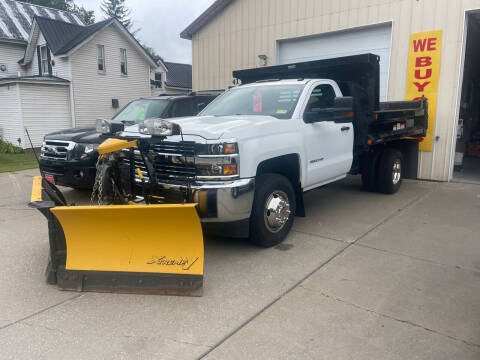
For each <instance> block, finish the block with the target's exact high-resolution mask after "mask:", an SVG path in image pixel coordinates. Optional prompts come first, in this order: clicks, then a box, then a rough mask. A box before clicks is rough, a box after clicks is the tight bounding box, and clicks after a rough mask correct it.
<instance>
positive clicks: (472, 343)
mask: <svg viewBox="0 0 480 360" xmlns="http://www.w3.org/2000/svg"><path fill="white" fill-rule="evenodd" d="M298 287H301V288H302V289H305V290H308V291H311V292H314V293H317V294H320V295H321V296H323V297H325V298H327V299H331V300H335V301H338V302H341V303H343V304H347V305H349V306H352V307H354V308H356V309H359V310H363V311H366V312H369V313H372V314H375V315H377V316H380V317H384V318H386V319H390V320H394V321H397V322H400V323H403V324H407V325H410V326H414V327H417V328H420V329H423V330H426V331H429V332H431V333H434V334H437V335H440V336H444V337H447V338H449V339H451V340H455V341H459V342H462V343H464V344H465V345H469V346H473V347H476V348H480V344H476V343H474V342H471V341H468V340H464V339H460V338H456V337H454V336H451V335H448V334H444V333H442V332H439V331H437V330H434V329H430V328H428V327H425V326H423V325H420V324H417V323H414V322H412V321H410V320H405V319H400V318H396V317H393V316H390V315H387V314H383V313H379V312H377V311H375V310H373V309H369V308H366V307H363V306H361V305H357V304H355V303H352V302H350V301H347V300H344V299H341V298H338V297H335V296H332V295H329V294H327V293H324V292H323V291H320V290H315V289H312V288H308V287H305V286H304V285H299V286H298Z"/></svg>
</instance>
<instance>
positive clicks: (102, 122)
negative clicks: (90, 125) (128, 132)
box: [96, 119, 125, 135]
mask: <svg viewBox="0 0 480 360" xmlns="http://www.w3.org/2000/svg"><path fill="white" fill-rule="evenodd" d="M124 127H125V126H124V125H123V123H121V122H117V121H111V120H107V119H97V122H96V130H97V132H99V133H102V134H104V135H110V134H115V133H117V132H120V131H123V129H124Z"/></svg>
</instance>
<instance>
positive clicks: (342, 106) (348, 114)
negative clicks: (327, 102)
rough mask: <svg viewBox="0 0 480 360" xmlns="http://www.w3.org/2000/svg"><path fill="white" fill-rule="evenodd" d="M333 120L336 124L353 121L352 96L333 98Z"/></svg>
mask: <svg viewBox="0 0 480 360" xmlns="http://www.w3.org/2000/svg"><path fill="white" fill-rule="evenodd" d="M333 113H334V116H333V119H332V120H333V121H334V122H335V123H336V124H345V123H351V122H353V116H354V113H353V97H351V96H344V97H336V98H335V99H334V100H333Z"/></svg>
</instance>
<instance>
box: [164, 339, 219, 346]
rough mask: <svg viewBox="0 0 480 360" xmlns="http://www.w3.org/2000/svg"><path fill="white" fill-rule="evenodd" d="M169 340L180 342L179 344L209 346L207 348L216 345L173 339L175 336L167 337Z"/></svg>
mask: <svg viewBox="0 0 480 360" xmlns="http://www.w3.org/2000/svg"><path fill="white" fill-rule="evenodd" d="M166 339H167V340H170V341H173V342H176V343H179V344H186V345H193V346H200V347H207V348H212V347H213V346H214V345H204V344H196V343H192V342H188V341H183V340H178V339H173V338H166Z"/></svg>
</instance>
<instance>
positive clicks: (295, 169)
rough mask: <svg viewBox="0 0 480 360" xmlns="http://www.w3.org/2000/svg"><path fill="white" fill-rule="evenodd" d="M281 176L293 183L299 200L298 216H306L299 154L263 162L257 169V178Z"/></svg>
mask: <svg viewBox="0 0 480 360" xmlns="http://www.w3.org/2000/svg"><path fill="white" fill-rule="evenodd" d="M269 173H274V174H280V175H283V176H285V177H286V178H287V179H289V180H290V182H291V183H292V186H293V188H294V189H295V195H296V198H297V208H296V215H297V216H302V217H303V216H305V207H304V204H303V191H302V187H301V184H300V158H299V156H298V154H287V155H282V156H278V157H275V158H271V159H268V160H264V161H262V162H261V163H260V164H259V165H258V167H257V174H256V176H259V175H262V174H269Z"/></svg>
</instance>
